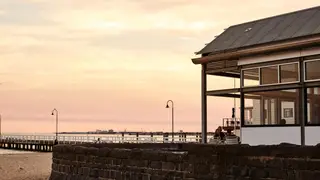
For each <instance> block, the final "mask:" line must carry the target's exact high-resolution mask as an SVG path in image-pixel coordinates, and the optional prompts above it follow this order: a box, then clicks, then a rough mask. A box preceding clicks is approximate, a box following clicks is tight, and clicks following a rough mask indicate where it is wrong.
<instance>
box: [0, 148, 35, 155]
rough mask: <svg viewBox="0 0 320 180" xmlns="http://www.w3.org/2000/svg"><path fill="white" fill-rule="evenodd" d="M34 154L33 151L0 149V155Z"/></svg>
mask: <svg viewBox="0 0 320 180" xmlns="http://www.w3.org/2000/svg"><path fill="white" fill-rule="evenodd" d="M29 153H34V152H32V151H17V150H9V149H0V155H2V154H29Z"/></svg>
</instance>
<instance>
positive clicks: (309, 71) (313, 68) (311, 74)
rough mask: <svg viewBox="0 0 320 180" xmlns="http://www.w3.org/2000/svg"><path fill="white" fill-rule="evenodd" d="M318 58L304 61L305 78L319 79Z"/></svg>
mask: <svg viewBox="0 0 320 180" xmlns="http://www.w3.org/2000/svg"><path fill="white" fill-rule="evenodd" d="M319 69H320V60H317V61H309V62H306V80H313V79H320V71H319Z"/></svg>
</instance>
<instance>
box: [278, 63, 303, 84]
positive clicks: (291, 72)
mask: <svg viewBox="0 0 320 180" xmlns="http://www.w3.org/2000/svg"><path fill="white" fill-rule="evenodd" d="M298 77H299V71H298V63H294V64H286V65H280V82H282V83H286V82H295V81H298V80H299V79H298Z"/></svg>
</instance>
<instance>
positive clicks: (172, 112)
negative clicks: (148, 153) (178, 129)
mask: <svg viewBox="0 0 320 180" xmlns="http://www.w3.org/2000/svg"><path fill="white" fill-rule="evenodd" d="M169 102H171V115H172V116H171V123H172V125H171V127H172V142H173V141H174V109H173V101H172V100H168V101H167V106H166V108H170V106H169Z"/></svg>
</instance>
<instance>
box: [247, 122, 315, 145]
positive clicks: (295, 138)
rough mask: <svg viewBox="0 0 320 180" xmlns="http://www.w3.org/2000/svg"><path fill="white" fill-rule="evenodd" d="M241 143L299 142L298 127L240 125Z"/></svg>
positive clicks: (271, 143)
mask: <svg viewBox="0 0 320 180" xmlns="http://www.w3.org/2000/svg"><path fill="white" fill-rule="evenodd" d="M319 135H320V131H319ZM319 140H320V139H319ZM241 143H242V144H249V145H273V144H280V143H291V144H301V138H300V127H299V126H297V127H242V128H241Z"/></svg>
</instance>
